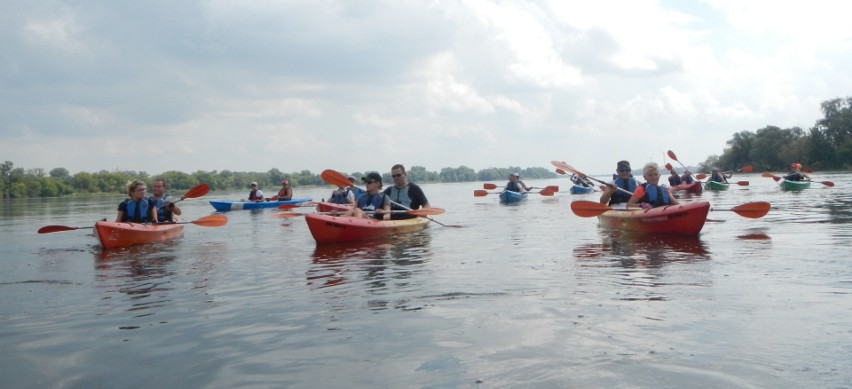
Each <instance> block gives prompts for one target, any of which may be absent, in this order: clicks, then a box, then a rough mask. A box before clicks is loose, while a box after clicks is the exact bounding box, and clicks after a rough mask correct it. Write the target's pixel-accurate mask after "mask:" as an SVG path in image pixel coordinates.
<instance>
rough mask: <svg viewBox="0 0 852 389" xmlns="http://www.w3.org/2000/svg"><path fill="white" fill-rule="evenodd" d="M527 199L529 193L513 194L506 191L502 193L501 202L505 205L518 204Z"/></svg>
mask: <svg viewBox="0 0 852 389" xmlns="http://www.w3.org/2000/svg"><path fill="white" fill-rule="evenodd" d="M526 199H527V192H513V191H511V190H504V191H502V192H500V202H501V203H504V204H513V203H518V202H521V201H523V200H526Z"/></svg>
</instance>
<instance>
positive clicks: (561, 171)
mask: <svg viewBox="0 0 852 389" xmlns="http://www.w3.org/2000/svg"><path fill="white" fill-rule="evenodd" d="M556 174H562V175H565V174H568V173H566V172H565V171H564V170H562V169H560V168H556Z"/></svg>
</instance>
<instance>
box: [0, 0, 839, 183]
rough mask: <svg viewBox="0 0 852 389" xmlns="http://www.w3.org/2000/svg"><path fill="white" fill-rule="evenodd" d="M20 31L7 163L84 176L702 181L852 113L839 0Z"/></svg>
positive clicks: (300, 4)
mask: <svg viewBox="0 0 852 389" xmlns="http://www.w3.org/2000/svg"><path fill="white" fill-rule="evenodd" d="M0 9H2V12H0V87H1V88H0V161H12V162H13V163H14V164H15V167H23V168H25V169H33V168H42V169H45V170H46V171H49V170H51V169H53V168H58V167H61V168H65V169H67V170H69V171H70V172H71V173H72V174H75V173H77V172H81V171H85V172H98V171H102V170H107V171H114V170H132V171H145V172H147V173H149V174H159V173H162V172H165V171H172V170H176V171H181V172H186V173H192V172H195V171H198V170H201V171H222V170H231V171H256V172H265V171H268V170H270V169H272V168H277V169H279V170H280V171H282V172H285V173H286V172H298V171H303V170H309V171H311V172H314V173H318V172H320V171H322V170H324V169H335V170H339V171H343V172H354V171H358V172H363V171H372V170H376V171H382V172H385V171H390V167H391V166H392V165H393V164H396V163H402V164H404V165H405V166H407V167H411V166H423V167H425V168H426V169H427V170H429V171H440V170H441V169H442V168H445V167H451V168H457V167H459V166H467V167H469V168H472V169H475V170H481V169H485V168H489V167H499V168H502V167H509V166H517V167H524V168H526V167H546V168H548V169H551V168H552V166H551V165H550V161H551V160H562V161H566V162H567V163H569V164H571V165H572V166H574V167H575V168H577V169H578V170H581V171H584V172H588V173H590V174H595V173H604V172H610V171H613V170H614V169H615V163H616V161H618V160H622V159H627V160H630V161H631V162H632V164H633V165H634V166H641V165H642V164H644V163H645V162H658V163H660V164H662V163H664V162H666V161H665V160H664V154H665V152H666V150H672V151H674V152H675V153H676V155H677V157H678V160H679V161H680V162H682V163H684V164H688V165H694V164H698V163H700V162H703V161H704V160H705V159H706V158H707V157H708V156H709V155H714V154H715V155H720V154H721V153H722V152H723V151H724V148H725V143H726V142H727V141H728V140H730V139H731V138H732V136H733V134H735V133H737V132H741V131H756V130H758V129H760V128H763V127H766V126H768V125H772V126H778V127H781V128H790V127H795V126H798V127H801V128H803V129H805V130H807V129H808V128H810V127H812V126H814V124H815V122H816V121H817V120H819V119H820V118H822V117H823V115H822V112H821V111H820V103H822V102H823V101H826V100H830V99H834V98H845V97H848V96H850V95H852V73H850V71H849V69H852V54H850V53H852V23H848V20H847V19H848V15H850V14H852V3H845V2H838V1H835V0H830V1H829V0H811V1H808V2H803V1H790V2H783V1H781V2H779V1H775V0H773V1H769V0H749V1H740V0H707V1H654V0H627V1H566V0H553V1H547V0H530V1H482V0H455V1H445V0H439V1H438V0H436V1H426V0H423V1H406V0H388V1H383V0H369V1H359V0H353V1H326V0H317V1H273V0H244V1H229V0H210V1H196V0H182V1H159V0H152V1H44V0H32V1H16V0H0ZM669 162H671V161H669ZM675 165H676V164H675ZM726 168H732V167H726Z"/></svg>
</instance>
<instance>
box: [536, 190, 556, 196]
mask: <svg viewBox="0 0 852 389" xmlns="http://www.w3.org/2000/svg"><path fill="white" fill-rule="evenodd" d="M553 193H554V192H553V191H552V190H550V189H542V190H541V191H540V192H538V194H540V195H542V196H553Z"/></svg>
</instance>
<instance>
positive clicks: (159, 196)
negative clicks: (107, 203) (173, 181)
mask: <svg viewBox="0 0 852 389" xmlns="http://www.w3.org/2000/svg"><path fill="white" fill-rule="evenodd" d="M146 190H147V188H146V185H145V182H143V181H139V180H136V181H133V182H131V183H130V184H129V185H127V194H128V195H129V196H130V198H128V199H125V200H124V201H122V202H121V203H119V204H118V215H117V216H116V218H115V221H117V222H131V223H154V224H157V223H174V222H175V221H177V220H176V217H177V216H179V215H180V214H181V210H180V208H179V207H178V206H177V204H176V201H175V200H174V199H172V197H171V196H169V195H167V194H166V180H165V179H163V178H155V179H154V184H153V186H152V192H153V193H152V194H151V196H147V197H146V196H145V191H146Z"/></svg>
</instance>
